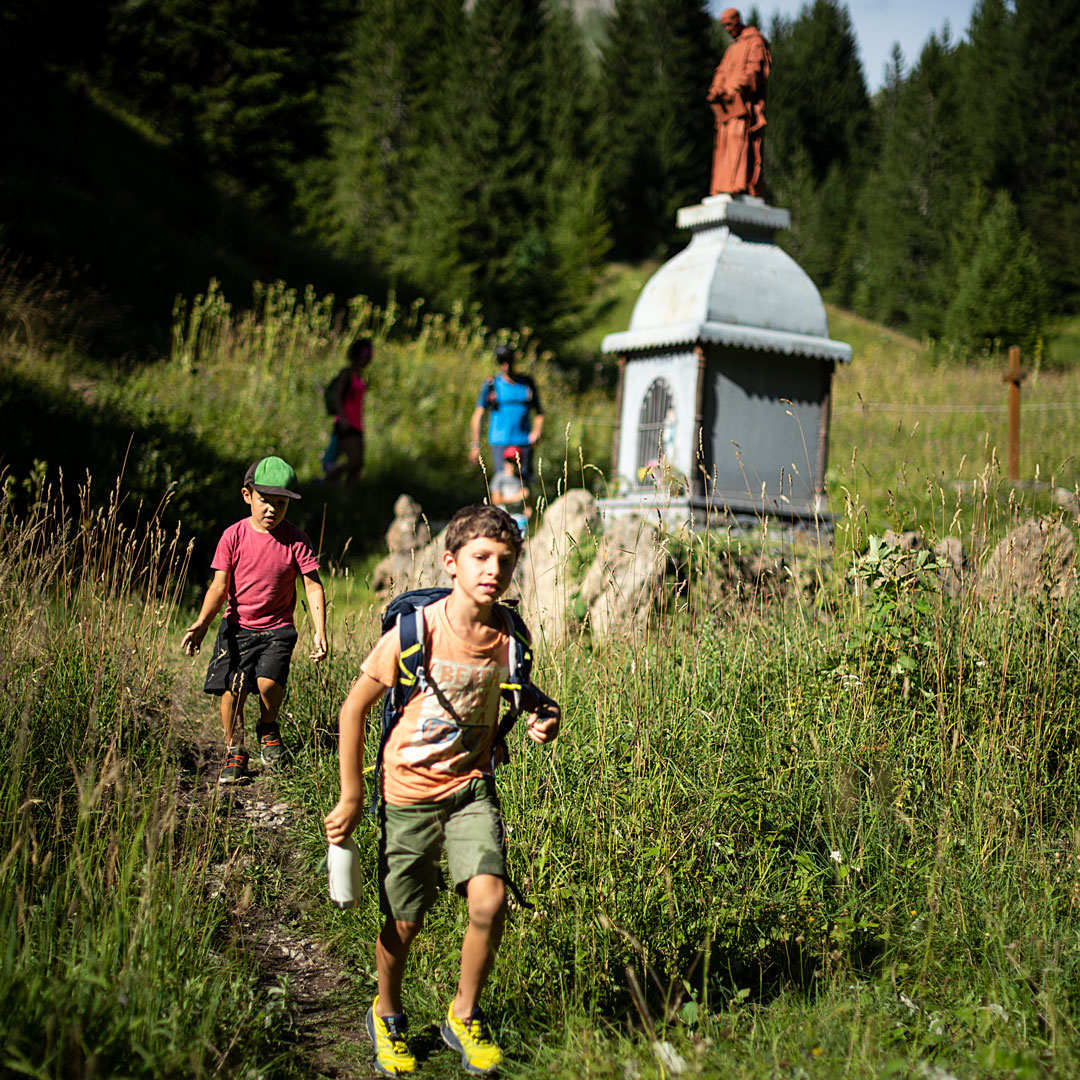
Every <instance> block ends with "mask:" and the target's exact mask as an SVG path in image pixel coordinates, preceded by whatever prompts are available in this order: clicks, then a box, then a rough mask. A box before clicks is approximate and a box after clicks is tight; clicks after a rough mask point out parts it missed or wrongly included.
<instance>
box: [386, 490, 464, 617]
mask: <svg viewBox="0 0 1080 1080" xmlns="http://www.w3.org/2000/svg"><path fill="white" fill-rule="evenodd" d="M440 545H441V537H440V538H438V539H437V540H436V541H435V542H434V543H433V542H432V540H431V530H430V529H429V528H428V524H427V522H426V521H424V518H423V511H422V510H421V508H420V504H419V503H418V502H417V501H416V500H415V499H414V498H413V497H412V496H411V495H399V496H398V498H397V501H396V502H395V503H394V520H393V521H392V522H391V523H390V528H389V529H387V530H386V546H387V548H388V549H389V551H390V554H389V555H387V556H386V558H384V559H383V560H382V561H381V562H380V563H379V564H378V565H377V566H376V567H375V570H374V572H373V573H372V575H371V587H372V588H373V589H374V590H375V592H377V593H379V594H380V595H384V596H389V595H396V594H397V593H400V592H404V591H405V590H406V589H415V588H419V587H420V586H421V585H436V584H443V583H444V579H445V577H446V576H445V574H444V573H443V569H442V548H441V546H440ZM445 583H447V584H448V583H449V580H448V579H446V580H445Z"/></svg>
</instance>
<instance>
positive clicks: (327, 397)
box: [323, 368, 349, 416]
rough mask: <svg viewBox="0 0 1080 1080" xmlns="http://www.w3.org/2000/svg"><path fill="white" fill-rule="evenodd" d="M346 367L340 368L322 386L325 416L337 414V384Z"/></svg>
mask: <svg viewBox="0 0 1080 1080" xmlns="http://www.w3.org/2000/svg"><path fill="white" fill-rule="evenodd" d="M348 370H349V369H348V368H342V369H341V370H340V371H339V372H338V373H337V374H336V375H335V376H334V377H333V378H332V379H331V380H330V381H329V382H328V383H327V384H326V386H325V387H323V405H325V406H326V415H327V416H337V411H338V410H337V386H338V383H339V382H340V381H341V376H342V375H344V374H345V372H346V371H348Z"/></svg>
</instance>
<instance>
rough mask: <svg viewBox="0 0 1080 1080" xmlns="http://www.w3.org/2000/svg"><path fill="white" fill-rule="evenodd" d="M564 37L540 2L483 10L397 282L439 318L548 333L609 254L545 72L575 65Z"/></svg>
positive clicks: (500, 0) (445, 101)
mask: <svg viewBox="0 0 1080 1080" xmlns="http://www.w3.org/2000/svg"><path fill="white" fill-rule="evenodd" d="M558 33H559V31H558V30H557V29H555V30H553V29H552V23H551V19H550V17H549V15H548V14H547V11H546V6H545V4H544V2H543V0H477V3H476V4H475V5H474V6H473V8H472V9H471V11H470V12H469V13H468V16H467V21H466V25H465V29H464V32H463V34H462V38H461V45H460V48H459V49H458V50H457V51H456V53H455V55H454V56H453V57H452V58H451V60H450V62H449V64H448V70H447V72H446V76H445V84H444V91H443V93H442V96H441V101H440V107H439V109H438V124H439V137H438V141H437V142H436V143H435V145H433V146H432V147H431V148H430V150H429V152H428V153H427V154H426V155H425V161H424V164H423V166H422V168H421V170H420V177H419V181H418V183H417V184H416V186H415V187H414V188H413V191H412V214H411V221H410V225H411V234H410V242H409V245H408V250H407V251H406V252H405V253H404V254H403V255H402V258H401V264H400V268H401V270H402V271H403V272H404V273H406V274H407V275H408V276H409V278H410V279H411V280H412V281H413V282H415V283H419V284H421V285H422V286H423V287H424V288H425V289H428V290H430V292H429V295H430V296H432V297H433V298H434V299H435V300H436V302H437V303H438V304H439V305H440V306H443V307H445V306H447V305H449V304H450V303H452V302H453V301H455V300H464V299H471V300H477V301H479V302H480V303H481V304H482V306H483V311H484V315H485V317H486V318H487V320H488V321H489V322H492V323H496V324H501V325H514V326H520V325H530V326H532V327H541V328H544V329H548V330H550V329H551V328H552V326H553V323H554V322H557V321H559V320H560V319H564V318H565V316H566V315H567V305H568V304H570V306H571V307H572V306H573V305H574V303H576V302H577V301H574V300H572V296H573V295H575V294H578V293H580V282H579V283H578V285H574V286H571V284H570V283H571V280H572V279H573V277H574V274H575V273H579V272H582V271H583V268H584V272H586V273H591V272H592V271H591V270H590V269H589V266H590V264H591V265H595V262H596V259H597V254H596V253H597V250H602V247H603V239H602V236H603V232H604V229H603V221H602V217H600V215H599V207H598V205H597V203H598V200H597V198H596V195H595V194H594V193H593V192H594V191H595V186H596V185H595V180H594V179H593V178H591V177H590V174H589V170H588V168H587V167H585V168H584V169H583V170H580V171H578V170H577V167H576V166H574V165H573V164H571V163H570V161H571V159H572V157H573V155H574V147H573V143H574V141H576V139H577V138H578V134H577V132H578V131H579V128H580V117H578V118H575V117H574V115H573V112H574V110H573V109H568V108H567V107H566V105H565V103H563V104H562V105H560V104H558V103H557V102H555V101H554V100H553V96H552V95H553V94H554V93H555V89H556V84H557V80H558V79H559V72H558V71H556V70H548V69H547V67H546V63H545V62H546V61H547V60H549V59H550V56H551V50H554V53H555V54H561V55H564V57H565V56H568V55H569V54H567V53H566V51H565V48H566V41H565V37H564V40H563V42H562V45H560V44H559V43H558V41H557V40H556V38H553V37H552V35H553V34H555V35H556V37H557V35H558ZM563 33H564V35H565V26H563ZM560 50H561V53H560ZM568 62H569V63H571V64H577V63H578V61H576V60H573V59H572V58H571V59H570V60H569V61H568ZM558 85H559V90H560V92H561V93H562V94H572V93H574V92H575V90H576V89H577V88H575V87H574V86H572V85H567V83H566V79H565V78H563V79H562V81H561V84H558ZM559 184H562V185H563V187H562V189H561V190H560V189H559ZM578 195H580V196H581V198H582V199H583V200H585V202H581V201H577V202H575V201H572V200H574V199H576V198H577V196H578ZM581 214H584V215H585V218H586V222H585V223H583V222H582V220H581V218H580V216H579V215H581ZM571 228H573V229H576V230H577V231H578V237H577V238H576V239H575V238H573V237H571V235H570V231H569V230H570V229H571ZM571 240H573V241H574V242H573V243H572V242H571Z"/></svg>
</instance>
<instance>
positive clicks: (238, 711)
mask: <svg viewBox="0 0 1080 1080" xmlns="http://www.w3.org/2000/svg"><path fill="white" fill-rule="evenodd" d="M247 696H248V695H247V691H246V690H241V691H240V693H239V694H234V693H233V692H232V691H231V690H226V691H225V693H224V694H222V695H221V726H222V727H223V728H224V729H225V745H226V746H243V745H244V702H245V701H247Z"/></svg>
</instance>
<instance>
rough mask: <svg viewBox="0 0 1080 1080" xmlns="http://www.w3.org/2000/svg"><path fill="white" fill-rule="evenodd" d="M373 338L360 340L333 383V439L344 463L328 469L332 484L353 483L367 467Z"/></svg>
mask: <svg viewBox="0 0 1080 1080" xmlns="http://www.w3.org/2000/svg"><path fill="white" fill-rule="evenodd" d="M374 352H375V350H374V346H373V345H372V343H371V338H358V339H357V340H356V341H354V342H353V343H352V344H351V345H350V346H349V351H348V353H347V356H348V360H349V365H348V367H345V368H342V369H341V373H340V374H339V375H338V377H337V379H336V381H335V383H334V437H336V439H337V450H336V453H337V454H338V455H340V454H344V455H345V460H344V461H343V462H341V463H340V464H336V465H333V466H332V467H331V468H330V469H328V470H327V473H326V479H327V480H329V481H331V482H333V481H336V480H340V479H342V478H344V480H345V483H347V484H354V483H356V481H357V480H358V479H359V478H360V473H361V471H362V470H363V468H364V397H365V396H366V394H367V383H366V382H364V377H363V371H364V368H366V367H367V366H368V364H370V363H371V358H372V356H373V355H374Z"/></svg>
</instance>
